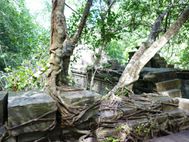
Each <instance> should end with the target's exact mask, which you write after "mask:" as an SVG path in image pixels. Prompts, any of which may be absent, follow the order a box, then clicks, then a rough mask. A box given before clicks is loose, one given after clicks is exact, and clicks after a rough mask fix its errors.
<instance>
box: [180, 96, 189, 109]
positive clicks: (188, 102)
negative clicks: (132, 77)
mask: <svg viewBox="0 0 189 142" xmlns="http://www.w3.org/2000/svg"><path fill="white" fill-rule="evenodd" d="M177 99H178V100H179V108H180V109H182V110H185V111H187V112H189V99H184V98H177Z"/></svg>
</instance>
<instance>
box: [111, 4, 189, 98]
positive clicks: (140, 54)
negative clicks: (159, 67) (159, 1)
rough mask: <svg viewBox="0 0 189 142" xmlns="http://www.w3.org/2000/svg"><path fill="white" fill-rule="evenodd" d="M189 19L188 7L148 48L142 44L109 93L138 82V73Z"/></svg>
mask: <svg viewBox="0 0 189 142" xmlns="http://www.w3.org/2000/svg"><path fill="white" fill-rule="evenodd" d="M188 19H189V7H187V8H186V9H185V10H184V11H183V13H182V14H181V15H180V16H179V18H178V19H177V21H176V22H175V23H174V24H173V25H172V26H171V27H170V28H169V29H168V30H167V32H166V33H165V34H164V35H163V36H162V37H160V38H159V39H158V40H157V41H155V42H153V43H152V44H151V45H150V46H148V45H146V44H145V43H143V44H142V45H141V47H140V48H139V50H138V51H137V52H136V53H135V54H134V55H133V57H132V58H131V60H130V62H129V63H128V64H127V66H126V68H125V70H124V72H123V74H122V76H121V77H120V79H119V82H118V84H117V85H116V86H115V87H114V88H113V89H112V90H111V91H110V92H109V95H113V94H115V93H116V92H117V91H118V89H120V88H124V87H125V86H128V85H130V84H132V83H133V82H135V81H136V80H138V78H139V73H140V71H141V69H142V68H143V67H144V66H145V64H146V63H147V62H148V61H149V60H150V59H151V58H152V57H153V56H154V55H155V54H156V53H157V52H158V51H159V50H160V49H161V48H162V47H163V46H164V45H165V44H166V43H167V42H168V41H169V40H170V39H171V38H172V37H173V36H174V35H175V34H177V33H178V31H179V30H180V28H181V27H182V25H183V24H184V23H185V22H186V21H187V20H188Z"/></svg>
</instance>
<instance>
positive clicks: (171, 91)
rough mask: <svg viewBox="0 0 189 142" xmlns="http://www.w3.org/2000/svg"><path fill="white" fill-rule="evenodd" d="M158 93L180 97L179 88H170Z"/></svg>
mask: <svg viewBox="0 0 189 142" xmlns="http://www.w3.org/2000/svg"><path fill="white" fill-rule="evenodd" d="M159 93H160V94H162V95H163V96H170V97H172V98H174V97H182V92H181V90H180V89H171V90H168V91H162V92H159Z"/></svg>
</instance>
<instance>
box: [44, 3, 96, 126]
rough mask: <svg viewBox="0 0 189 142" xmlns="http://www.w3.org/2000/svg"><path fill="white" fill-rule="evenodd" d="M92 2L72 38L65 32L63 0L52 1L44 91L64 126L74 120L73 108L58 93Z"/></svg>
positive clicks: (86, 6)
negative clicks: (48, 57)
mask: <svg viewBox="0 0 189 142" xmlns="http://www.w3.org/2000/svg"><path fill="white" fill-rule="evenodd" d="M92 2H93V0H87V1H86V5H85V8H84V12H83V15H82V16H81V19H80V22H79V24H78V28H77V30H76V32H75V34H74V36H73V37H70V36H69V35H68V32H67V26H66V18H65V15H64V7H65V0H52V17H51V46H50V61H49V63H50V68H49V73H48V76H47V85H46V91H47V92H48V94H49V95H50V96H51V97H52V98H53V99H54V100H55V101H56V103H57V106H58V109H59V112H60V113H61V116H62V118H63V120H64V119H65V118H70V119H67V120H65V122H64V123H65V124H67V125H71V123H72V120H74V117H75V114H77V113H74V111H78V110H74V108H72V106H69V105H68V104H67V103H66V102H65V101H64V100H62V99H61V97H60V91H61V90H64V88H62V87H63V85H66V84H67V83H68V79H67V78H68V68H69V63H70V56H71V55H72V53H73V50H74V48H75V45H76V44H77V42H78V40H79V38H80V36H81V33H82V31H83V28H84V26H85V23H86V20H87V17H88V15H89V11H90V7H91V6H92Z"/></svg>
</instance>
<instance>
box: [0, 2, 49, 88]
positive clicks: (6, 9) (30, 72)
mask: <svg viewBox="0 0 189 142" xmlns="http://www.w3.org/2000/svg"><path fill="white" fill-rule="evenodd" d="M0 7H1V9H0V15H1V17H2V18H1V19H0V33H1V36H0V53H1V54H0V70H2V69H3V68H5V67H6V68H5V69H4V71H6V73H3V76H1V78H0V80H1V84H0V86H1V87H4V88H6V89H11V90H14V91H18V90H28V89H34V88H39V87H40V88H41V87H42V86H44V82H45V81H44V78H45V71H46V70H47V65H48V64H47V62H48V60H47V59H48V52H47V51H48V50H47V48H48V46H49V39H50V38H49V35H50V33H49V31H48V30H45V29H44V28H42V27H40V26H39V25H37V24H36V23H34V22H33V21H34V18H33V17H31V16H30V14H29V11H28V10H27V9H26V8H25V5H24V0H21V1H16V2H15V1H8V0H2V1H0Z"/></svg>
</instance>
